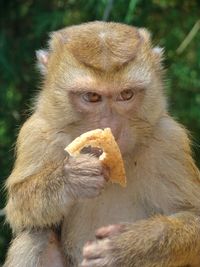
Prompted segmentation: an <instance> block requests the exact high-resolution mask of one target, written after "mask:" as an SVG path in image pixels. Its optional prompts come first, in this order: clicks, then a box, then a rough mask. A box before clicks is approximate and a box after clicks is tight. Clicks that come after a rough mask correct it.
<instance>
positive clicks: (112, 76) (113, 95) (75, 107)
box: [63, 66, 160, 154]
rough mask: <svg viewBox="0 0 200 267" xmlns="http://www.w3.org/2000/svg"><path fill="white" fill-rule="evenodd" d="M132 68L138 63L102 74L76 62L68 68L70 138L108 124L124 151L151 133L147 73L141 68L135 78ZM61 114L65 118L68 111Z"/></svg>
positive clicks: (136, 67) (67, 94)
mask: <svg viewBox="0 0 200 267" xmlns="http://www.w3.org/2000/svg"><path fill="white" fill-rule="evenodd" d="M136 69H137V70H138V69H139V66H129V67H128V68H123V69H122V70H121V71H116V72H115V73H113V72H112V73H107V74H106V73H99V72H94V71H92V72H91V70H89V69H86V68H85V69H84V70H83V69H79V68H78V66H77V67H76V68H75V69H74V71H72V73H73V75H72V74H71V76H70V77H69V79H67V80H68V83H67V85H66V89H65V94H66V99H68V101H69V104H70V105H69V106H70V112H71V113H73V114H74V116H73V119H74V121H73V123H71V124H70V126H71V134H72V136H73V138H75V137H77V136H79V135H80V134H82V133H84V132H86V131H89V130H92V129H97V128H101V129H103V128H106V127H109V128H111V130H112V133H113V135H114V137H115V139H116V141H117V143H118V145H119V147H120V150H121V152H122V154H126V153H128V152H129V151H131V150H132V149H133V148H134V146H135V144H136V143H138V142H143V141H144V139H145V138H146V137H147V136H149V135H150V134H151V132H152V125H151V119H153V120H154V118H153V117H152V116H155V114H154V110H153V109H152V105H153V104H154V105H157V103H156V102H155V101H154V97H153V95H152V93H151V92H150V91H151V85H150V80H149V75H147V73H146V74H145V73H144V71H143V77H142V78H141V77H140V79H139V78H138V77H136V76H137V75H138V74H137V72H136ZM130 73H132V74H131V76H130ZM145 75H146V79H145ZM130 77H131V78H130ZM149 94H150V95H151V98H150V96H149ZM152 101H153V102H154V103H152ZM63 104H64V103H63ZM148 106H149V108H150V109H151V110H150V109H149V110H148ZM154 108H156V109H157V110H158V109H159V107H158V106H154ZM148 112H149V114H148ZM159 112H160V111H159ZM65 115H66V119H68V115H69V112H66V113H65V114H63V116H65ZM156 116H157V115H156ZM63 119H64V118H63ZM152 123H154V122H153V121H152Z"/></svg>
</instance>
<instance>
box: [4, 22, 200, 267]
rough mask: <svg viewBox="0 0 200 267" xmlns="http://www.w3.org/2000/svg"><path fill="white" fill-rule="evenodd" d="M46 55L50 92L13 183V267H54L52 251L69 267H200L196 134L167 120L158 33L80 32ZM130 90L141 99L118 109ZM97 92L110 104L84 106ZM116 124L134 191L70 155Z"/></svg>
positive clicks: (93, 162) (105, 26)
mask: <svg viewBox="0 0 200 267" xmlns="http://www.w3.org/2000/svg"><path fill="white" fill-rule="evenodd" d="M37 56H38V59H39V66H40V67H41V68H42V73H43V74H44V85H43V88H42V90H41V92H40V94H39V95H38V97H37V99H36V102H35V110H34V113H33V115H32V116H31V118H30V119H29V120H28V121H27V122H26V123H25V124H24V126H23V127H22V129H21V131H20V134H19V137H18V141H17V159H16V163H15V166H14V169H13V172H12V174H11V176H10V177H9V178H8V180H7V184H6V186H7V189H8V203H7V206H6V212H7V220H8V222H9V223H10V225H11V227H12V229H13V231H14V232H15V233H16V235H17V238H16V239H15V240H14V241H13V244H12V245H11V248H10V250H9V252H8V258H7V261H6V263H5V266H6V267H14V266H17V267H22V266H23V267H26V266H27V267H35V266H40V265H39V263H41V261H42V262H43V265H42V266H43V267H47V266H49V262H48V261H45V259H48V257H50V256H52V253H53V252H52V250H53V251H54V252H55V255H57V256H58V260H57V263H56V264H57V266H59V267H63V264H64V265H66V266H67V267H72V266H78V264H79V263H80V262H81V261H82V263H81V266H82V267H95V266H98V267H105V266H107V267H122V266H123V267H124V266H126V267H141V266H143V267H179V266H192V267H197V266H200V222H199V214H200V180H199V178H200V175H199V171H198V169H197V167H196V166H195V163H194V161H193V159H192V155H191V150H190V142H189V139H188V137H187V133H186V131H185V129H184V128H183V127H182V126H180V125H179V124H178V123H177V122H175V121H174V120H173V119H172V118H171V117H170V116H169V115H168V112H167V107H166V98H165V96H164V93H163V82H162V76H163V71H162V66H161V58H162V51H161V50H160V49H158V48H155V49H153V48H152V47H151V41H150V35H149V34H148V32H147V31H146V30H144V29H137V28H133V27H130V26H126V25H121V24H117V23H104V22H94V23H88V24H83V25H80V26H73V27H69V28H65V29H62V30H60V31H58V32H55V33H53V34H52V36H51V40H50V43H49V51H45V52H43V51H40V52H39V53H38V54H37ZM125 89H132V90H133V92H134V99H133V101H132V100H131V101H129V102H125V103H123V102H117V101H116V96H117V95H119V94H120V92H121V91H123V90H125ZM87 91H92V92H97V93H98V94H100V95H102V97H103V99H106V100H105V103H104V101H102V103H97V104H95V105H94V104H93V105H92V104H90V103H84V102H83V101H82V100H81V94H82V93H84V92H87ZM105 127H110V128H111V130H112V132H113V134H114V136H115V138H116V140H117V142H118V144H119V146H120V149H121V151H122V154H123V159H124V162H125V167H126V173H127V187H126V188H125V189H123V188H121V187H119V186H117V185H113V184H111V183H109V182H106V181H105V179H104V177H103V176H104V170H103V166H101V164H100V162H99V161H98V159H97V158H95V157H94V156H90V155H80V157H78V158H70V157H67V158H66V154H65V152H64V148H65V147H66V146H67V144H69V143H70V142H71V141H72V140H73V139H74V138H75V137H77V136H79V135H80V134H81V133H83V132H86V131H88V130H91V129H95V128H105ZM155 215H156V216H155ZM121 223H122V224H121ZM57 224H61V225H62V227H61V243H57V242H59V241H57V240H56V241H55V242H54V241H52V245H51V244H50V243H51V242H50V241H49V235H50V234H51V232H50V230H45V229H50V228H51V227H52V226H54V225H57ZM107 225H112V227H111V226H108V227H107ZM102 226H105V227H104V228H103V229H102V228H101V229H100V230H99V232H98V233H97V237H96V240H95V241H94V242H89V243H87V244H86V245H85V246H84V244H85V243H86V241H87V240H91V239H94V238H95V237H94V233H95V231H96V229H98V228H99V227H102ZM49 244H50V245H49ZM83 247H84V249H83V255H82V248H83ZM52 248H53V249H52ZM18 252H20V255H21V256H20V257H18V256H16V253H18ZM46 252H47V254H46ZM62 253H64V256H62ZM44 255H45V256H44ZM57 256H55V257H57ZM63 257H64V260H65V262H67V263H66V264H65V263H63ZM38 262H39V263H38ZM44 262H45V263H44ZM52 262H53V261H52Z"/></svg>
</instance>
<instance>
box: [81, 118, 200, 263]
mask: <svg viewBox="0 0 200 267" xmlns="http://www.w3.org/2000/svg"><path fill="white" fill-rule="evenodd" d="M163 123H164V125H165V127H166V126H168V127H166V128H165V129H164V128H163V131H165V132H162V133H161V132H160V133H159V134H157V136H155V139H154V140H153V141H152V143H151V146H150V147H148V148H147V154H146V155H145V154H144V151H143V153H142V157H141V162H140V157H138V159H137V164H138V165H137V166H138V167H137V168H139V170H138V174H140V176H139V175H138V179H140V180H139V182H140V183H141V184H140V188H139V190H140V194H141V199H142V201H143V200H144V199H145V203H144V205H145V207H146V210H149V215H150V214H151V212H152V211H154V212H155V213H158V214H159V213H162V214H166V216H164V215H158V216H156V217H152V218H150V219H147V220H142V221H138V222H136V223H133V224H131V222H130V224H127V225H114V226H108V227H104V228H102V229H100V230H99V231H97V241H96V242H94V243H90V244H87V245H86V246H85V247H84V250H83V254H84V261H83V262H82V265H81V266H82V267H90V266H92V267H95V266H98V267H103V266H107V267H114V266H116V267H119V266H120V267H121V266H126V267H141V266H142V267H160V266H162V267H169V266H170V267H171V266H176V267H177V266H186V265H188V264H190V265H191V266H192V267H193V266H200V176H199V171H198V169H197V167H196V166H195V164H194V161H193V159H192V156H191V151H190V147H189V140H188V138H187V135H186V133H185V131H184V129H181V128H180V127H179V126H178V125H177V124H176V123H175V122H173V120H171V119H166V121H164V122H163ZM168 129H169V130H168ZM145 160H146V162H145ZM140 164H141V166H140ZM142 166H144V167H142ZM143 170H144V173H143ZM134 178H135V179H137V177H134ZM167 215H168V216H167Z"/></svg>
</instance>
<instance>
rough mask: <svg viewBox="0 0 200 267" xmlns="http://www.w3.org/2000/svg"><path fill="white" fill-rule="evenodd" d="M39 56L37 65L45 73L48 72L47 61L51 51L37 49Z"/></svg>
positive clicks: (37, 55)
mask: <svg viewBox="0 0 200 267" xmlns="http://www.w3.org/2000/svg"><path fill="white" fill-rule="evenodd" d="M36 57H37V66H38V68H39V70H40V72H41V73H42V74H43V75H45V74H46V73H47V63H48V58H49V52H48V51H46V50H37V51H36Z"/></svg>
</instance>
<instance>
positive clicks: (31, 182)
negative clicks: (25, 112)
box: [6, 114, 104, 231]
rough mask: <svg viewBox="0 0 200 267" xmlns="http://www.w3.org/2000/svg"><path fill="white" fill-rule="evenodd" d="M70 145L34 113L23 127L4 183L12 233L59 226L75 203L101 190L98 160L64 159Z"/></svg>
mask: <svg viewBox="0 0 200 267" xmlns="http://www.w3.org/2000/svg"><path fill="white" fill-rule="evenodd" d="M68 142H69V140H67V137H66V134H64V133H62V132H56V130H55V129H49V128H48V125H47V123H46V122H45V121H44V120H42V119H41V118H39V117H37V115H36V114H35V115H33V116H32V117H31V118H30V119H29V120H28V121H27V122H26V123H25V125H24V126H23V127H22V129H21V131H20V134H19V138H18V141H17V159H16V163H15V167H14V170H13V172H12V174H11V176H10V177H9V178H8V181H7V189H8V194H9V198H8V203H7V206H6V213H7V220H8V221H9V223H10V224H11V227H12V229H13V230H14V231H15V230H22V229H31V228H35V227H47V226H51V225H53V224H57V223H60V221H61V220H62V218H63V216H64V215H65V216H67V213H68V210H69V209H70V208H71V206H72V204H73V203H74V200H76V199H78V198H84V197H88V198H89V197H94V196H96V195H98V194H99V192H100V190H101V189H102V187H103V185H104V178H103V176H102V174H101V165H100V162H99V160H98V159H96V158H94V157H91V156H89V155H82V156H80V157H79V158H78V157H77V158H76V159H75V158H74V159H73V158H68V159H67V160H66V159H65V157H66V153H65V151H64V148H65V146H66V145H67V143H68ZM87 179H88V181H87Z"/></svg>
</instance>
